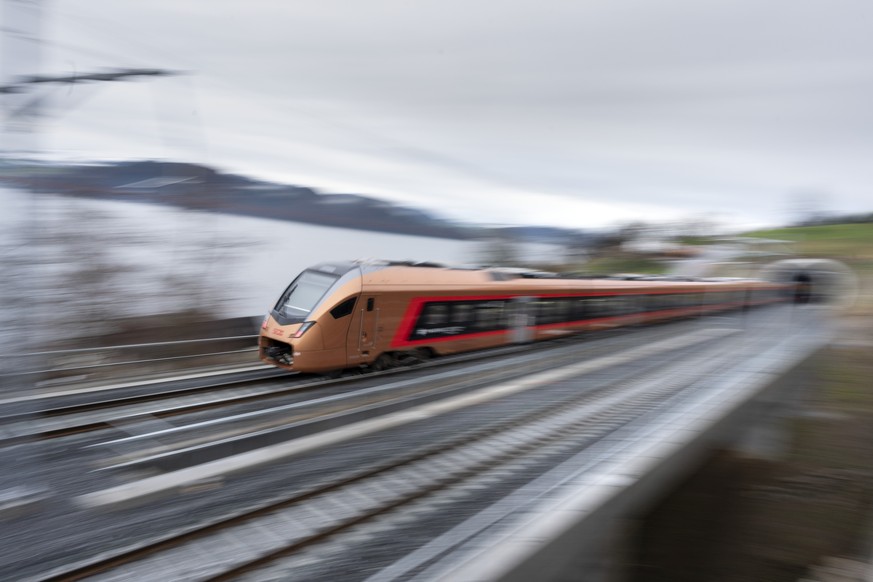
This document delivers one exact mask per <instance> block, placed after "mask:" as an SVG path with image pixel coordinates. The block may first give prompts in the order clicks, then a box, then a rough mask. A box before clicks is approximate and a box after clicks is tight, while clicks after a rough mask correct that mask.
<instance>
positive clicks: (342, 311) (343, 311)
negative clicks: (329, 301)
mask: <svg viewBox="0 0 873 582" xmlns="http://www.w3.org/2000/svg"><path fill="white" fill-rule="evenodd" d="M355 299H356V298H355V297H349V298H348V299H346V300H345V301H343V302H342V303H340V304H339V305H337V306H336V307H334V308H333V309H331V310H330V314H331V315H332V316H333V318H334V319H339V318H341V317H345V316H346V315H349V314H350V313H351V312H352V311H353V310H354V309H355Z"/></svg>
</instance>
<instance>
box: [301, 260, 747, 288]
mask: <svg viewBox="0 0 873 582" xmlns="http://www.w3.org/2000/svg"><path fill="white" fill-rule="evenodd" d="M312 268H313V269H315V270H319V271H323V272H330V273H334V274H337V275H340V276H341V275H343V274H345V273H347V272H349V271H351V270H352V269H355V268H359V269H361V274H362V275H363V276H364V277H365V280H366V282H367V283H368V284H373V285H380V284H381V285H424V284H431V285H447V286H454V285H462V286H464V285H487V284H489V283H491V284H493V283H498V284H499V283H503V282H510V281H514V282H515V284H517V285H520V286H524V287H531V288H537V287H541V286H543V287H558V288H561V287H565V286H567V287H570V286H572V285H573V284H574V282H576V283H578V282H579V281H586V283H587V284H589V285H591V286H593V287H597V288H604V289H605V288H634V287H643V286H646V287H660V286H662V285H663V286H667V285H670V286H676V285H677V284H682V283H685V284H687V285H688V287H698V286H701V287H703V286H705V287H710V286H712V285H713V284H716V285H719V286H721V285H725V284H726V283H735V284H740V283H742V284H749V283H762V281H759V280H754V279H736V278H691V277H671V276H665V275H641V274H629V273H626V274H619V275H590V274H567V273H553V272H549V271H540V270H535V269H524V268H513V267H487V266H474V265H449V264H443V263H437V262H432V261H411V260H408V261H391V260H374V259H364V260H357V261H348V262H341V263H324V264H322V265H316V266H315V267H312ZM562 283H563V284H562Z"/></svg>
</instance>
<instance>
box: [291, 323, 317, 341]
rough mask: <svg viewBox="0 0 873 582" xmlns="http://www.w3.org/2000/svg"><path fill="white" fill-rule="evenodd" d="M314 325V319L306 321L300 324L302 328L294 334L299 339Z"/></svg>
mask: <svg viewBox="0 0 873 582" xmlns="http://www.w3.org/2000/svg"><path fill="white" fill-rule="evenodd" d="M313 325H315V322H314V321H304V322H303V325H301V326H300V329H298V330H297V332H296V333H295V334H294V338H295V339H297V338H299V337H303V334H304V333H306V332H307V330H309V328H310V327H312V326H313Z"/></svg>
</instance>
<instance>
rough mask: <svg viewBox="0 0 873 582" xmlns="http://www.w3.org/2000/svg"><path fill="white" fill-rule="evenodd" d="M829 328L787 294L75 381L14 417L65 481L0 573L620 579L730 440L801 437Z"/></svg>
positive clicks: (754, 449) (29, 446) (28, 515)
mask: <svg viewBox="0 0 873 582" xmlns="http://www.w3.org/2000/svg"><path fill="white" fill-rule="evenodd" d="M830 337H831V333H830V331H829V324H828V318H827V315H826V313H825V312H824V311H823V310H822V309H821V308H819V307H817V306H796V305H781V306H772V307H765V308H760V309H757V310H751V311H735V312H730V313H724V314H721V315H719V316H714V317H703V318H698V319H691V320H686V321H682V322H674V323H670V324H666V325H660V326H653V327H644V328H641V329H624V330H614V331H609V330H605V331H602V332H598V333H596V334H592V335H591V336H590V337H587V338H582V339H579V338H576V339H569V338H567V339H562V340H557V341H555V342H547V343H546V344H543V345H538V346H514V347H512V348H507V349H506V350H495V351H491V352H488V353H482V354H473V355H470V354H468V355H465V356H463V357H457V358H454V359H452V358H446V359H445V360H442V361H437V362H434V365H432V366H431V365H426V366H423V367H415V368H412V369H409V370H401V371H397V370H394V371H388V372H379V373H375V374H369V375H364V376H358V377H345V378H340V379H338V380H331V381H327V382H325V381H320V380H313V379H312V378H311V377H310V378H304V377H300V378H297V377H294V376H288V375H284V374H283V375H280V376H276V371H275V370H269V371H265V370H254V371H252V370H250V371H245V372H235V373H236V374H237V376H235V377H234V379H233V380H229V379H224V380H223V381H222V383H221V384H220V385H221V388H220V390H219V388H217V387H216V386H215V385H213V384H211V382H212V380H209V378H214V377H213V376H208V377H206V376H204V378H203V379H202V382H203V386H201V387H199V388H198V386H197V385H196V383H197V382H198V380H197V379H195V378H191V377H189V378H187V379H186V380H185V381H184V382H182V383H181V384H180V382H179V381H178V380H172V381H171V380H170V379H168V380H167V381H166V382H165V384H166V386H165V385H164V384H162V383H160V382H158V383H154V382H153V383H151V384H148V385H147V386H138V385H136V384H135V383H129V384H126V385H123V386H115V387H113V388H112V390H110V389H109V388H107V390H108V392H107V393H109V392H111V393H112V394H115V393H124V399H123V402H122V403H120V404H117V405H116V404H112V403H109V402H105V401H104V402H101V403H99V404H100V405H99V406H95V407H93V408H89V406H88V405H87V404H85V403H82V402H81V398H83V396H82V395H77V396H76V397H75V398H77V399H78V400H76V401H75V402H69V403H68V404H69V406H68V408H64V406H62V403H63V402H64V399H70V398H73V396H60V395H59V396H58V397H57V399H58V404H57V405H56V406H55V408H52V409H51V410H52V413H51V414H49V415H46V414H43V415H38V416H37V417H34V418H29V419H27V422H23V421H21V422H17V423H16V422H12V421H9V422H6V423H4V424H3V425H2V426H0V429H2V430H0V438H2V439H6V440H8V442H10V443H12V442H14V443H15V444H14V446H15V447H16V448H17V450H18V451H19V455H20V454H21V450H22V447H24V450H30V451H32V452H33V453H34V455H35V456H36V457H39V458H41V459H43V460H44V461H45V463H44V466H43V467H42V469H41V476H42V479H43V482H44V483H46V484H47V489H48V490H49V494H48V495H47V496H46V498H45V499H44V501H43V503H41V504H35V505H34V507H33V509H32V510H30V511H27V512H24V514H23V515H15V516H3V519H2V521H0V531H4V529H5V532H6V533H7V534H8V533H9V531H10V528H14V530H15V531H16V532H25V533H19V534H18V536H17V538H15V539H16V543H13V544H11V545H10V544H5V546H4V548H3V549H2V550H0V553H2V560H0V564H2V565H0V578H3V579H5V578H10V577H12V578H15V579H20V580H64V579H83V578H87V579H94V580H131V579H136V580H227V579H241V580H289V579H290V580H298V579H299V580H320V579H324V580H372V581H376V580H452V581H455V580H470V581H472V580H586V581H589V580H590V581H593V582H601V581H603V582H611V581H613V580H620V579H621V575H622V565H623V563H624V562H625V561H626V558H627V556H628V555H629V554H630V553H632V552H633V545H634V543H635V538H634V535H633V531H634V527H636V526H634V527H630V526H629V524H633V523H636V524H637V525H638V523H639V521H638V518H639V516H640V515H643V514H645V513H646V512H647V511H648V510H649V509H650V508H651V507H652V506H654V505H655V504H657V503H658V501H659V500H660V499H662V498H663V497H664V495H665V494H666V493H667V492H669V491H670V490H672V489H674V488H675V487H676V486H677V484H679V483H681V482H682V481H683V480H684V479H686V478H687V477H688V476H689V475H691V474H693V473H694V472H695V471H696V470H697V469H698V468H699V467H700V466H701V465H702V464H703V463H705V462H706V460H707V459H708V458H710V457H711V456H712V454H713V452H714V451H719V450H724V449H734V450H740V451H742V452H743V453H744V454H747V455H756V456H764V457H778V456H779V455H781V454H782V453H783V451H784V446H785V444H786V443H785V442H784V441H785V438H786V437H787V435H788V432H787V431H784V430H782V427H783V426H784V423H786V422H788V421H790V419H791V418H792V417H793V416H795V415H797V414H799V413H800V412H801V411H800V408H799V404H798V402H800V401H801V400H802V396H804V393H805V391H808V390H812V389H814V385H813V384H811V378H812V376H813V375H812V373H811V370H814V369H815V367H816V365H817V360H818V358H819V357H820V354H821V352H822V350H823V349H825V348H826V346H827V345H828V342H829V341H830ZM258 374H265V375H264V376H262V377H256V376H253V375H258ZM192 383H193V384H192ZM201 388H203V389H208V390H209V392H208V396H204V394H203V393H202V392H197V390H200V389H201ZM165 389H166V392H163V390H165ZM102 393H103V392H101V391H100V390H98V389H96V388H95V389H91V391H89V392H87V393H86V394H88V395H90V396H89V398H92V397H94V395H95V394H102ZM158 397H160V398H162V400H159V401H158V402H160V404H156V402H155V401H153V400H151V399H153V398H158ZM0 444H2V443H0ZM635 520H636V521H635ZM58 547H63V548H64V550H63V551H62V552H58V551H57V548H58Z"/></svg>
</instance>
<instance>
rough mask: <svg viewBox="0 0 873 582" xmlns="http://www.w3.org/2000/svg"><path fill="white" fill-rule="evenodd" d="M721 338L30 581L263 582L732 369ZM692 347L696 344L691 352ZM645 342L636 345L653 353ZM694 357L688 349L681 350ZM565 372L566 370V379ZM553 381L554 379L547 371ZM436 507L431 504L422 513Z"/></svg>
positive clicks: (585, 442)
mask: <svg viewBox="0 0 873 582" xmlns="http://www.w3.org/2000/svg"><path fill="white" fill-rule="evenodd" d="M729 334H730V331H728V330H725V332H724V333H721V334H715V335H713V336H712V337H709V338H708V339H704V338H695V340H694V341H685V342H684V343H683V342H681V341H680V342H674V343H675V345H672V346H671V347H670V348H669V349H661V350H660V352H661V353H662V354H663V357H661V358H655V359H653V360H649V363H648V364H647V365H646V366H644V367H642V368H637V369H633V371H628V372H626V373H624V374H621V375H619V376H618V377H615V376H612V377H610V378H603V379H600V380H592V381H591V382H590V384H588V387H587V388H586V389H585V390H582V391H579V390H571V391H567V392H564V393H563V396H562V397H561V398H559V399H555V400H554V401H552V402H549V403H548V404H546V405H544V406H541V407H539V408H537V409H536V410H534V411H529V412H525V411H522V412H519V413H518V414H516V415H513V416H512V417H507V418H501V419H499V420H496V421H494V422H491V423H489V424H488V425H487V426H483V427H481V428H479V429H476V430H471V431H467V432H465V433H464V434H462V435H460V436H455V437H452V438H448V439H444V440H443V441H441V442H438V443H433V444H431V445H429V446H424V447H421V448H419V449H418V450H415V451H412V452H410V453H409V454H407V455H402V456H401V457H400V458H396V459H393V460H390V461H387V462H384V463H382V464H380V465H378V466H375V467H369V468H366V469H362V470H353V471H349V472H347V473H345V474H343V475H340V476H334V477H328V478H325V479H324V480H323V481H322V482H318V483H313V484H310V485H308V486H305V487H302V488H299V489H298V490H296V491H293V492H291V493H288V494H285V495H281V496H278V497H276V498H273V499H270V500H268V501H264V502H259V503H257V504H254V505H253V506H250V507H247V508H245V509H241V510H239V511H237V512H235V513H233V514H230V515H224V516H222V517H220V518H217V519H212V520H210V521H207V522H201V523H199V524H197V525H195V526H191V527H186V528H181V529H179V530H177V531H174V532H172V533H169V534H167V535H165V536H163V537H161V538H159V539H150V540H146V541H143V542H140V543H138V544H136V545H133V546H130V547H127V548H124V549H120V550H117V551H115V552H113V553H112V554H111V555H105V556H103V557H101V558H99V559H96V560H91V561H88V562H83V563H79V564H75V565H71V566H68V567H65V568H62V569H58V570H56V571H53V572H50V573H47V574H46V575H44V576H41V577H39V578H37V579H40V580H79V579H84V578H90V577H94V579H97V580H130V579H162V580H230V579H238V578H240V577H242V578H245V577H246V576H253V577H254V578H255V579H261V576H262V575H267V574H269V573H270V572H265V571H264V569H265V568H266V569H268V570H270V569H272V574H273V575H276V572H279V574H281V571H282V570H283V568H287V567H289V566H288V564H289V562H288V560H291V562H290V563H291V564H293V563H294V560H298V561H299V560H300V557H299V556H301V553H302V552H305V551H306V550H307V549H308V548H311V547H313V546H315V545H319V546H321V545H324V544H328V545H329V544H330V543H331V540H333V539H338V538H341V537H342V536H343V535H346V534H349V533H350V532H353V531H354V530H355V529H356V528H361V527H368V524H374V523H376V522H378V521H380V520H385V519H390V518H391V516H392V515H395V514H397V513H398V512H401V511H404V510H406V509H409V508H410V507H412V506H416V505H418V506H420V505H422V504H424V505H427V504H428V503H431V502H432V501H433V500H434V499H437V498H439V497H440V496H445V495H448V494H450V493H451V492H457V491H463V490H464V489H468V488H471V487H472V488H477V487H480V486H481V482H483V481H487V480H488V479H489V478H490V476H491V475H492V474H494V473H501V472H503V473H505V472H506V471H513V470H516V469H518V468H520V467H523V466H529V465H530V464H531V463H538V462H545V461H546V460H548V462H550V463H551V462H554V461H555V459H556V458H565V457H567V456H569V455H572V454H577V453H578V452H579V451H580V450H583V451H584V450H585V449H586V448H588V447H592V446H594V445H595V444H596V443H598V442H600V441H602V440H603V439H604V438H607V437H608V436H609V435H611V434H614V433H615V432H616V431H619V430H621V429H622V427H625V426H627V425H628V423H631V422H633V421H634V420H635V419H638V418H640V417H642V416H644V415H646V414H649V413H651V412H652V411H653V410H655V409H657V408H658V407H660V406H664V405H665V403H666V402H668V401H669V399H670V398H672V397H674V396H675V395H677V394H678V393H680V392H681V391H683V390H686V389H688V388H689V387H690V386H693V385H694V384H695V382H697V381H698V380H699V379H700V378H701V377H705V376H706V375H707V374H711V373H718V372H719V371H720V370H722V369H724V368H725V367H726V366H730V364H731V362H733V361H734V357H735V353H734V354H732V353H731V352H732V350H726V349H725V346H724V344H723V342H720V343H716V345H710V340H713V339H715V338H716V337H720V336H724V335H729ZM692 344H693V345H694V350H693V351H689V348H690V347H691V346H692ZM650 348H651V347H650V346H649V347H648V348H647V347H643V348H638V349H637V351H639V352H640V354H642V353H648V354H653V353H658V351H657V350H655V349H650ZM691 353H694V354H697V355H696V357H689V354H691ZM577 366H578V365H577ZM571 368H572V366H571ZM580 369H581V368H580ZM574 370H575V368H574ZM668 371H669V378H667V379H666V380H665V379H664V374H666V373H667V372H668ZM572 376H573V374H571V373H567V374H566V376H565V377H564V378H563V379H569V378H570V377H572ZM550 381H556V382H560V381H562V378H561V377H552V376H550ZM427 406H431V407H440V406H443V404H442V403H441V402H437V403H431V404H427V405H424V407H427ZM421 413H422V414H423V415H425V416H426V414H427V412H426V411H425V410H423V411H422V412H421ZM514 468H515V469H514ZM435 507H436V505H433V504H432V505H431V507H430V509H431V510H434V508H435ZM204 556H210V557H211V558H210V559H208V560H205V559H204ZM280 577H281V575H280Z"/></svg>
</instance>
